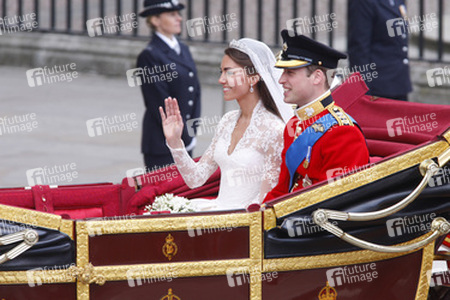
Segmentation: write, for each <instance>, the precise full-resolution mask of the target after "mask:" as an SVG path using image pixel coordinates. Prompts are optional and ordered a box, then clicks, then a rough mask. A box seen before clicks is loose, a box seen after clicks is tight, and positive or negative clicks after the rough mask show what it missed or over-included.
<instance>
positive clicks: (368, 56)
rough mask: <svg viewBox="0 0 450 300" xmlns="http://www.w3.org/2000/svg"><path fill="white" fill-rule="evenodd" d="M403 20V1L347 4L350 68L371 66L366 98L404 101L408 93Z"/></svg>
mask: <svg viewBox="0 0 450 300" xmlns="http://www.w3.org/2000/svg"><path fill="white" fill-rule="evenodd" d="M406 19H407V16H406V6H405V1H404V0H349V6H348V54H349V60H350V68H351V69H353V68H355V67H357V68H361V69H364V68H365V66H367V65H370V64H373V63H374V64H375V69H376V72H377V73H378V74H377V75H378V76H377V77H376V78H373V79H372V80H371V81H366V84H367V86H368V87H369V89H370V90H369V92H368V94H370V95H373V96H379V97H384V98H389V99H396V100H406V101H407V98H408V93H409V92H411V91H412V86H411V79H410V75H409V60H408V26H407V24H406Z"/></svg>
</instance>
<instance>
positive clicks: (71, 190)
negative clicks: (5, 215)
mask: <svg viewBox="0 0 450 300" xmlns="http://www.w3.org/2000/svg"><path fill="white" fill-rule="evenodd" d="M121 190H122V187H121V185H119V184H112V183H105V184H88V185H71V186H60V187H56V188H50V187H49V186H48V185H36V186H33V187H31V189H24V188H12V189H0V203H1V204H6V205H12V206H16V207H22V208H28V209H33V210H37V211H42V212H49V213H54V214H57V215H61V216H63V217H64V218H70V219H82V218H91V217H110V216H117V215H120V214H121V210H120V203H121Z"/></svg>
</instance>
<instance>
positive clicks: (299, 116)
mask: <svg viewBox="0 0 450 300" xmlns="http://www.w3.org/2000/svg"><path fill="white" fill-rule="evenodd" d="M336 112H338V113H336ZM330 113H331V114H332V115H333V116H334V117H335V118H336V120H338V123H339V124H338V125H335V126H332V127H331V128H330V129H329V130H328V131H326V132H325V133H324V134H323V135H322V136H321V137H320V139H319V140H318V141H317V142H316V143H315V144H314V146H312V148H311V151H310V155H309V157H307V158H305V159H304V160H303V161H302V162H301V163H300V166H299V167H298V168H297V170H296V177H295V178H296V180H295V184H294V185H293V188H292V191H296V190H299V189H302V188H303V187H306V186H309V185H311V184H314V183H317V182H319V181H323V180H326V179H330V175H336V173H339V174H342V173H346V172H348V171H349V170H352V169H356V168H357V167H360V166H363V165H365V164H367V163H368V162H369V151H368V149H367V145H366V141H365V138H364V136H363V134H362V133H361V130H360V129H359V128H358V126H357V125H355V124H353V122H352V121H351V120H350V118H349V117H348V116H347V115H346V114H345V113H344V112H343V110H342V109H341V108H339V107H337V106H336V105H335V104H334V102H333V101H332V98H331V96H330V93H329V92H328V93H326V94H325V95H324V96H323V99H318V100H317V101H314V102H312V103H310V104H309V105H308V106H306V107H302V108H301V109H299V110H297V111H296V113H295V114H296V115H295V116H294V117H293V118H291V119H290V120H289V122H288V123H287V124H286V128H285V130H284V149H283V152H282V154H281V155H282V163H281V172H280V177H279V181H278V184H277V186H276V187H275V188H274V189H273V190H272V191H270V192H269V193H268V194H267V196H266V198H265V199H264V202H267V201H269V200H271V199H274V198H277V197H279V196H282V195H285V194H287V193H289V192H290V191H289V183H290V174H289V171H288V168H287V166H286V152H287V150H288V149H289V147H290V146H291V144H292V143H293V142H294V140H295V139H296V138H297V137H299V135H300V134H301V133H302V132H304V131H305V130H316V131H317V130H320V128H318V126H317V124H314V122H316V121H317V120H318V119H320V118H321V117H323V116H325V115H326V114H330ZM346 124H347V125H346ZM319 125H320V124H319ZM319 127H320V126H319ZM314 128H315V129H314ZM299 138H302V136H300V137H299ZM306 161H309V162H306ZM335 171H338V172H335ZM339 171H340V172H339ZM331 177H333V176H331Z"/></svg>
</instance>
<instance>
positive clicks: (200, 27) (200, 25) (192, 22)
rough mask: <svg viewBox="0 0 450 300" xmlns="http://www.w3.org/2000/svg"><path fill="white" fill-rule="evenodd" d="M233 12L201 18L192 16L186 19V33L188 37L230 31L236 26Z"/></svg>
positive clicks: (235, 17)
mask: <svg viewBox="0 0 450 300" xmlns="http://www.w3.org/2000/svg"><path fill="white" fill-rule="evenodd" d="M236 19H237V16H236V14H235V13H231V14H226V15H222V16H218V15H214V16H212V17H209V16H205V17H203V18H194V19H189V20H187V21H186V29H187V33H188V35H189V36H190V37H196V36H201V35H204V34H206V33H207V34H213V33H216V32H223V31H228V32H230V31H232V30H233V29H236V28H237V27H238V22H237V20H236Z"/></svg>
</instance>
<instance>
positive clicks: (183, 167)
mask: <svg viewBox="0 0 450 300" xmlns="http://www.w3.org/2000/svg"><path fill="white" fill-rule="evenodd" d="M222 121H223V120H221V122H220V123H219V125H218V126H217V131H216V134H215V135H214V138H213V140H212V142H211V144H210V145H209V147H208V149H206V151H205V153H204V154H203V155H202V157H201V158H200V160H199V161H198V162H195V161H194V160H193V159H192V158H191V157H190V156H189V154H188V152H187V151H186V148H185V147H183V148H176V149H173V148H170V147H169V145H167V147H169V150H170V152H171V153H172V157H173V160H174V161H175V164H176V166H177V168H178V171H180V174H181V176H182V177H183V179H184V181H185V182H186V184H187V186H189V187H190V188H191V189H193V188H196V187H199V186H202V185H203V184H204V183H205V182H206V181H207V180H208V178H209V177H211V175H212V174H213V173H214V172H215V171H216V170H217V168H218V165H217V163H216V161H215V160H214V151H215V149H216V143H217V138H218V136H219V135H220V134H221V132H222V128H223V125H222V123H223V122H222Z"/></svg>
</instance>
